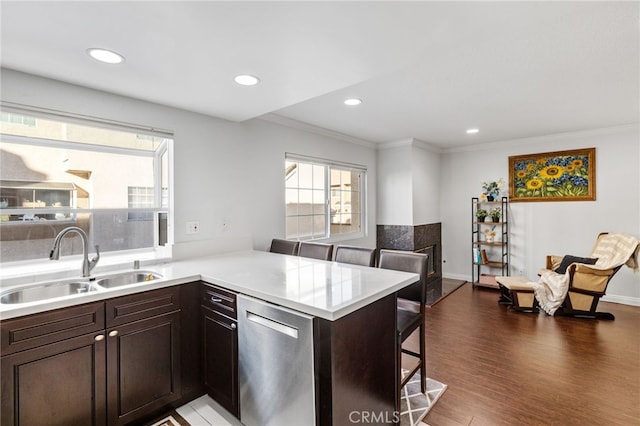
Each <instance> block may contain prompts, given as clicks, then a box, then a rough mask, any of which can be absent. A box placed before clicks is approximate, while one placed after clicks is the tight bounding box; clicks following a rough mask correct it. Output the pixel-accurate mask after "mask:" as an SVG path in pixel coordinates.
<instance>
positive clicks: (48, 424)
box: [0, 333, 106, 426]
mask: <svg viewBox="0 0 640 426" xmlns="http://www.w3.org/2000/svg"><path fill="white" fill-rule="evenodd" d="M96 336H97V337H96ZM96 338H97V339H98V340H96ZM0 364H1V374H2V378H1V381H2V424H3V425H7V426H9V425H12V426H17V425H21V426H22V425H29V426H39V425H43V426H55V425H60V426H75V425H77V426H87V425H95V426H104V425H106V409H105V389H106V382H105V340H104V335H102V334H96V333H93V334H88V335H83V336H79V337H74V338H71V339H67V340H64V341H61V342H57V343H52V344H49V345H45V346H40V347H37V348H35V349H30V350H25V351H22V352H17V353H15V354H12V355H7V356H4V357H2V358H1V359H0Z"/></svg>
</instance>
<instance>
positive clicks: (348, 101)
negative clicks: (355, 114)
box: [344, 98, 362, 106]
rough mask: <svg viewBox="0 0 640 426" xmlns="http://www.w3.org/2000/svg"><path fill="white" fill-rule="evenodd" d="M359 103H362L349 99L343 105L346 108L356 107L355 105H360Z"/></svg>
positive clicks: (358, 100) (359, 100)
mask: <svg viewBox="0 0 640 426" xmlns="http://www.w3.org/2000/svg"><path fill="white" fill-rule="evenodd" d="M361 103H362V99H358V98H350V99H346V100H345V101H344V104H345V105H348V106H356V105H360V104H361Z"/></svg>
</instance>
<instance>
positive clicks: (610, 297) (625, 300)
mask: <svg viewBox="0 0 640 426" xmlns="http://www.w3.org/2000/svg"><path fill="white" fill-rule="evenodd" d="M442 278H450V279H452V280H464V281H468V282H471V276H470V275H464V274H442ZM600 300H601V301H603V302H611V303H620V304H621V305H630V306H640V298H638V297H629V296H618V295H615V294H607V295H605V296H602V298H601V299H600Z"/></svg>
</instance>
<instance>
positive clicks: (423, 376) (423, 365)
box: [419, 319, 427, 393]
mask: <svg viewBox="0 0 640 426" xmlns="http://www.w3.org/2000/svg"><path fill="white" fill-rule="evenodd" d="M419 330H420V390H421V391H422V393H426V392H427V362H426V359H427V357H426V354H425V347H426V346H425V335H424V333H425V327H424V319H423V321H422V325H421V326H420V328H419Z"/></svg>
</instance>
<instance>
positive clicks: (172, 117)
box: [1, 69, 376, 254]
mask: <svg viewBox="0 0 640 426" xmlns="http://www.w3.org/2000/svg"><path fill="white" fill-rule="evenodd" d="M1 84H2V86H1V96H2V100H3V101H6V102H13V103H18V104H23V105H29V106H35V107H39V108H48V109H53V110H58V111H64V112H69V113H74V114H82V115H87V116H93V117H98V118H102V119H109V120H116V121H120V122H127V123H134V124H138V125H143V126H149V127H156V128H160V129H168V130H171V131H173V132H174V140H175V143H174V189H175V190H174V197H175V199H174V223H175V230H174V235H175V242H176V243H177V245H178V246H180V245H181V244H182V245H184V244H186V243H192V244H191V245H192V246H195V247H197V249H196V250H186V251H183V252H184V253H200V254H202V251H201V250H211V251H220V250H224V249H225V248H229V247H232V248H236V247H237V246H238V244H239V242H240V241H241V242H245V241H248V242H249V245H252V246H253V247H254V248H257V249H266V248H267V247H268V245H269V243H270V241H271V238H273V237H283V236H284V155H285V152H294V153H298V154H304V155H309V156H315V157H321V158H328V159H337V160H341V161H346V162H352V163H357V164H361V165H364V166H366V167H367V169H368V197H367V207H368V209H369V212H370V216H369V221H368V223H367V228H366V229H367V236H366V237H365V238H362V239H357V240H350V241H349V242H348V243H349V244H354V245H363V246H369V247H375V235H376V232H375V224H376V215H375V205H376V196H375V194H376V151H375V149H373V148H371V147H368V146H366V143H363V144H362V145H358V144H354V143H348V142H345V141H342V140H338V139H336V138H332V137H329V136H324V135H320V134H314V133H309V132H305V131H301V130H296V129H293V128H290V127H285V126H282V125H278V124H274V123H271V122H267V121H264V120H260V119H255V120H249V121H247V122H244V123H234V122H229V121H225V120H222V119H218V118H213V117H209V116H205V115H201V114H197V113H192V112H188V111H184V110H180V109H176V108H171V107H167V106H162V105H158V104H153V103H150V102H145V101H141V100H136V99H131V98H126V97H122V96H118V95H114V94H109V93H105V92H100V91H96V90H92V89H88V88H84V87H79V86H74V85H70V84H66V83H62V82H59V81H54V80H49V79H45V78H40V77H36V76H32V75H28V74H24V73H19V72H15V71H12V70H6V69H3V70H2V79H1ZM371 146H373V145H371ZM114 167H115V165H114ZM187 221H199V222H200V233H199V234H195V235H187V234H186V222H187ZM223 223H224V224H226V227H224V228H223Z"/></svg>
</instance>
